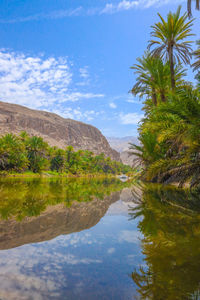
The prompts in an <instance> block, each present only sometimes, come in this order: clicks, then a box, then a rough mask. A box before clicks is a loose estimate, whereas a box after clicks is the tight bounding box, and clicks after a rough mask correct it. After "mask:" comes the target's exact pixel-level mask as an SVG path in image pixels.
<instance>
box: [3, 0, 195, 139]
mask: <svg viewBox="0 0 200 300" xmlns="http://www.w3.org/2000/svg"><path fill="white" fill-rule="evenodd" d="M185 2H186V0H183V1H182V0H177V1H176V0H134V1H132V0H129V1H128V0H109V1H108V0H107V1H106V0H73V1H72V0H32V1H30V0H1V2H0V48H1V50H0V75H1V76H0V91H1V93H0V100H2V101H5V102H11V103H17V104H21V105H25V106H28V107H30V108H35V109H42V110H48V111H51V112H55V113H58V114H60V115H62V116H64V117H67V118H73V119H76V120H80V121H83V122H86V123H89V124H92V125H94V126H96V127H98V128H99V129H100V130H101V131H102V133H103V134H104V135H106V136H118V137H122V136H129V135H136V132H137V130H136V129H137V123H138V121H139V120H140V119H141V117H142V114H143V113H142V111H141V107H142V104H141V102H140V101H139V100H138V99H137V98H133V97H132V96H131V95H130V94H128V91H129V90H130V88H131V87H132V85H133V83H134V74H133V72H132V71H131V70H130V66H131V65H132V64H134V63H135V62H136V58H137V57H138V56H141V55H142V54H143V52H144V50H145V49H146V46H147V42H148V40H149V34H150V26H151V25H152V24H153V23H155V22H156V21H157V20H158V17H157V12H160V13H161V14H162V15H163V16H165V15H166V13H167V12H168V11H169V10H173V11H174V10H176V9H177V6H178V4H182V5H183V9H182V11H184V10H185V9H186V5H185ZM194 15H195V16H196V17H197V20H196V21H195V25H194V32H196V33H197V32H198V28H199V25H200V24H199V17H200V13H199V16H198V13H197V12H194ZM190 77H192V75H190Z"/></svg>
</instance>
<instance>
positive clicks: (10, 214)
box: [0, 178, 200, 300]
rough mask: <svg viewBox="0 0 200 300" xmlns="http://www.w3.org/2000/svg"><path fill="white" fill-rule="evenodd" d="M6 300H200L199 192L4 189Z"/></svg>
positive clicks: (1, 242)
mask: <svg viewBox="0 0 200 300" xmlns="http://www.w3.org/2000/svg"><path fill="white" fill-rule="evenodd" d="M0 299H1V300H4V299H5V300H10V299H13V300H14V299H16V300H18V299H19V300H23V299H33V300H40V299H41V300H43V299H67V300H75V299H76V300H78V299H80V300H90V299H91V300H96V299H101V300H102V299H105V300H107V299H108V300H110V299H114V300H118V299H119V300H120V299H123V300H129V299H155V300H157V299H160V300H162V299H163V300H164V299H170V300H175V299H200V196H199V192H193V193H190V192H189V191H183V190H178V189H176V188H174V187H168V188H166V187H162V186H155V185H148V186H140V185H135V184H133V183H131V182H125V183H122V182H120V181H119V180H117V179H14V178H13V179H1V180H0Z"/></svg>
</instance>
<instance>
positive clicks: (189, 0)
mask: <svg viewBox="0 0 200 300" xmlns="http://www.w3.org/2000/svg"><path fill="white" fill-rule="evenodd" d="M194 1H195V2H196V9H197V10H199V9H200V0H194ZM187 10H188V16H189V17H191V16H192V0H187Z"/></svg>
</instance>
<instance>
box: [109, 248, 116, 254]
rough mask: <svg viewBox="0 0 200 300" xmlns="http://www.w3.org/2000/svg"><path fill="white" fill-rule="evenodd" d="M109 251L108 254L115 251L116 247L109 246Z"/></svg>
mask: <svg viewBox="0 0 200 300" xmlns="http://www.w3.org/2000/svg"><path fill="white" fill-rule="evenodd" d="M107 252H108V254H113V253H114V252H115V248H109V249H108V251H107Z"/></svg>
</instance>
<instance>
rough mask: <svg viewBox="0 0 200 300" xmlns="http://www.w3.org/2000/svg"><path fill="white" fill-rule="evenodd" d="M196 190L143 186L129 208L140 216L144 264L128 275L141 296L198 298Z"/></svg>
mask: <svg viewBox="0 0 200 300" xmlns="http://www.w3.org/2000/svg"><path fill="white" fill-rule="evenodd" d="M199 212H200V195H199V192H193V193H192V194H191V193H189V191H184V190H180V189H179V190H178V189H176V188H173V187H172V188H163V187H161V186H154V185H150V186H146V187H144V188H143V197H142V200H141V203H140V204H138V206H137V207H135V208H134V209H133V210H132V211H130V216H131V218H135V217H137V216H142V220H141V221H140V222H139V225H138V228H139V229H140V231H141V232H142V234H143V235H144V238H143V240H142V250H143V253H144V255H145V264H146V267H140V268H139V269H138V270H134V271H133V273H132V274H131V277H132V279H133V280H134V282H135V284H136V286H137V287H138V288H137V291H138V293H139V295H140V299H152V300H157V299H158V300H163V299H166V300H176V299H200V277H199V274H200V273H199V272H200V214H199Z"/></svg>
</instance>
